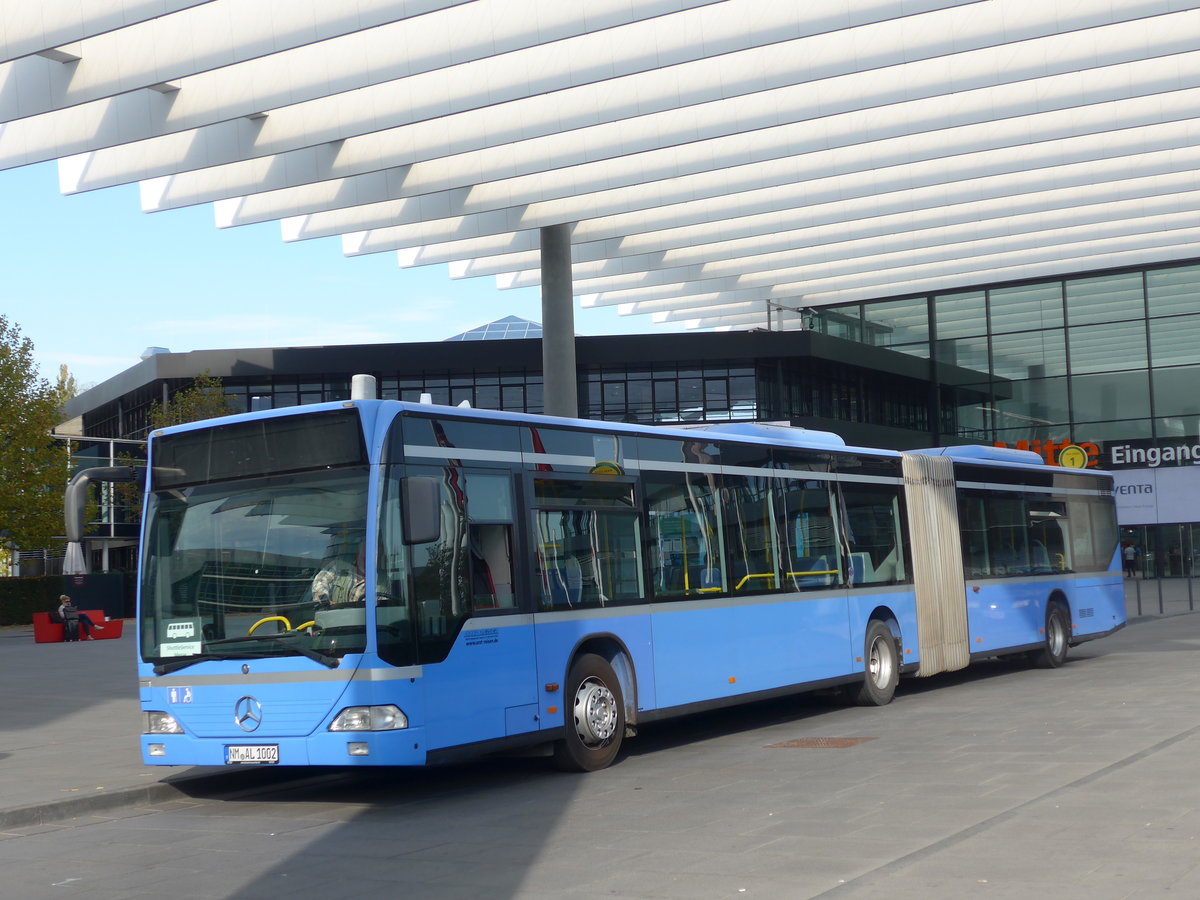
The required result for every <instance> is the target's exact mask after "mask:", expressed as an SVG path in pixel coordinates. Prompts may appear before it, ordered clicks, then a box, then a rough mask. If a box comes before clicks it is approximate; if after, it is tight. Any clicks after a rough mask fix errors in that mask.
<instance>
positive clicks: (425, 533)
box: [400, 475, 442, 544]
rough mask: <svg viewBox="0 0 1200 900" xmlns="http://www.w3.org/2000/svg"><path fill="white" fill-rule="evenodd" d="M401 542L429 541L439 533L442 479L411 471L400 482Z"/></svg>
mask: <svg viewBox="0 0 1200 900" xmlns="http://www.w3.org/2000/svg"><path fill="white" fill-rule="evenodd" d="M400 496H401V498H402V499H401V501H400V502H401V515H402V517H403V525H404V543H406V544H428V543H429V542H430V541H436V540H438V539H439V538H440V537H441V536H442V483H441V480H440V479H438V478H434V477H432V476H429V475H410V476H408V477H407V478H405V479H404V483H403V484H402V485H401V491H400Z"/></svg>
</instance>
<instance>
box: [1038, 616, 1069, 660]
mask: <svg viewBox="0 0 1200 900" xmlns="http://www.w3.org/2000/svg"><path fill="white" fill-rule="evenodd" d="M1070 639H1071V623H1070V620H1069V619H1068V618H1067V613H1066V611H1065V610H1064V609H1063V608H1062V605H1061V604H1059V603H1051V604H1050V607H1049V609H1047V610H1046V638H1045V642H1044V644H1043V646H1042V649H1041V650H1035V651H1034V652H1033V653H1032V654H1031V656H1032V657H1033V664H1034V665H1035V666H1037V667H1038V668H1041V669H1057V668H1058V667H1059V666H1061V665H1062V664H1063V663H1064V662H1066V660H1067V649H1068V645H1069V642H1070Z"/></svg>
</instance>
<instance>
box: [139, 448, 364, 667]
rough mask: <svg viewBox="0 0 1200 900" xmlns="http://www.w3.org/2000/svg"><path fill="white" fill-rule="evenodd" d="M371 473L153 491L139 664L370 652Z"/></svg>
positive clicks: (329, 660) (332, 657)
mask: <svg viewBox="0 0 1200 900" xmlns="http://www.w3.org/2000/svg"><path fill="white" fill-rule="evenodd" d="M367 487H368V472H367V469H366V467H358V466H356V467H348V468H343V469H334V470H329V469H322V470H319V471H312V472H299V473H292V474H288V475H276V476H266V477H260V478H251V479H242V480H237V481H226V482H215V483H209V484H201V485H194V486H191V487H179V488H165V489H160V490H157V491H155V492H154V493H153V494H152V495H151V496H150V498H149V503H148V506H147V518H146V521H147V527H146V532H145V538H146V539H145V543H144V552H145V559H144V564H143V567H142V572H143V575H142V593H141V622H142V646H143V656H144V658H145V659H146V660H147V661H148V662H157V663H159V664H160V667H162V668H169V669H175V668H180V667H181V666H182V665H186V664H188V663H189V662H199V661H201V660H208V659H224V658H237V659H241V658H253V657H263V656H281V655H301V656H308V657H310V658H313V659H317V661H319V662H324V663H326V664H328V665H336V663H337V660H338V659H339V658H340V657H341V656H343V655H344V654H346V653H353V652H360V651H362V650H363V648H364V646H365V644H366V604H365V576H366V566H367V564H368V563H369V562H370V561H371V559H372V556H373V554H370V553H368V552H366V551H367V547H366V543H365V523H366V509H367Z"/></svg>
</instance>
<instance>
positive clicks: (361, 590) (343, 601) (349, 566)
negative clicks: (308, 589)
mask: <svg viewBox="0 0 1200 900" xmlns="http://www.w3.org/2000/svg"><path fill="white" fill-rule="evenodd" d="M365 556H366V550H365V548H363V547H359V548H358V556H357V557H356V558H355V561H354V562H353V563H351V562H349V561H347V560H346V559H345V558H333V559H329V560H326V561H325V564H324V565H323V566H322V568H321V571H319V572H318V573H317V574H316V575H315V576H314V577H313V583H312V599H313V602H314V603H315V604H316V605H317V609H332V608H336V607H344V606H362V605H363V604H364V603H365V602H366V597H367V576H366V573H365V571H364V559H365Z"/></svg>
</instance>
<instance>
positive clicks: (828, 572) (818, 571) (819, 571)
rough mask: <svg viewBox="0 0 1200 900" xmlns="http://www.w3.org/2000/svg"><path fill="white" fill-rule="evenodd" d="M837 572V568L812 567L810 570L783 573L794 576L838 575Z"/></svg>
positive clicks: (789, 576)
mask: <svg viewBox="0 0 1200 900" xmlns="http://www.w3.org/2000/svg"><path fill="white" fill-rule="evenodd" d="M837 573H838V570H837V569H812V570H811V571H808V572H784V573H783V574H784V575H786V576H787V577H788V578H793V577H795V576H797V575H836V574H837Z"/></svg>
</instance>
